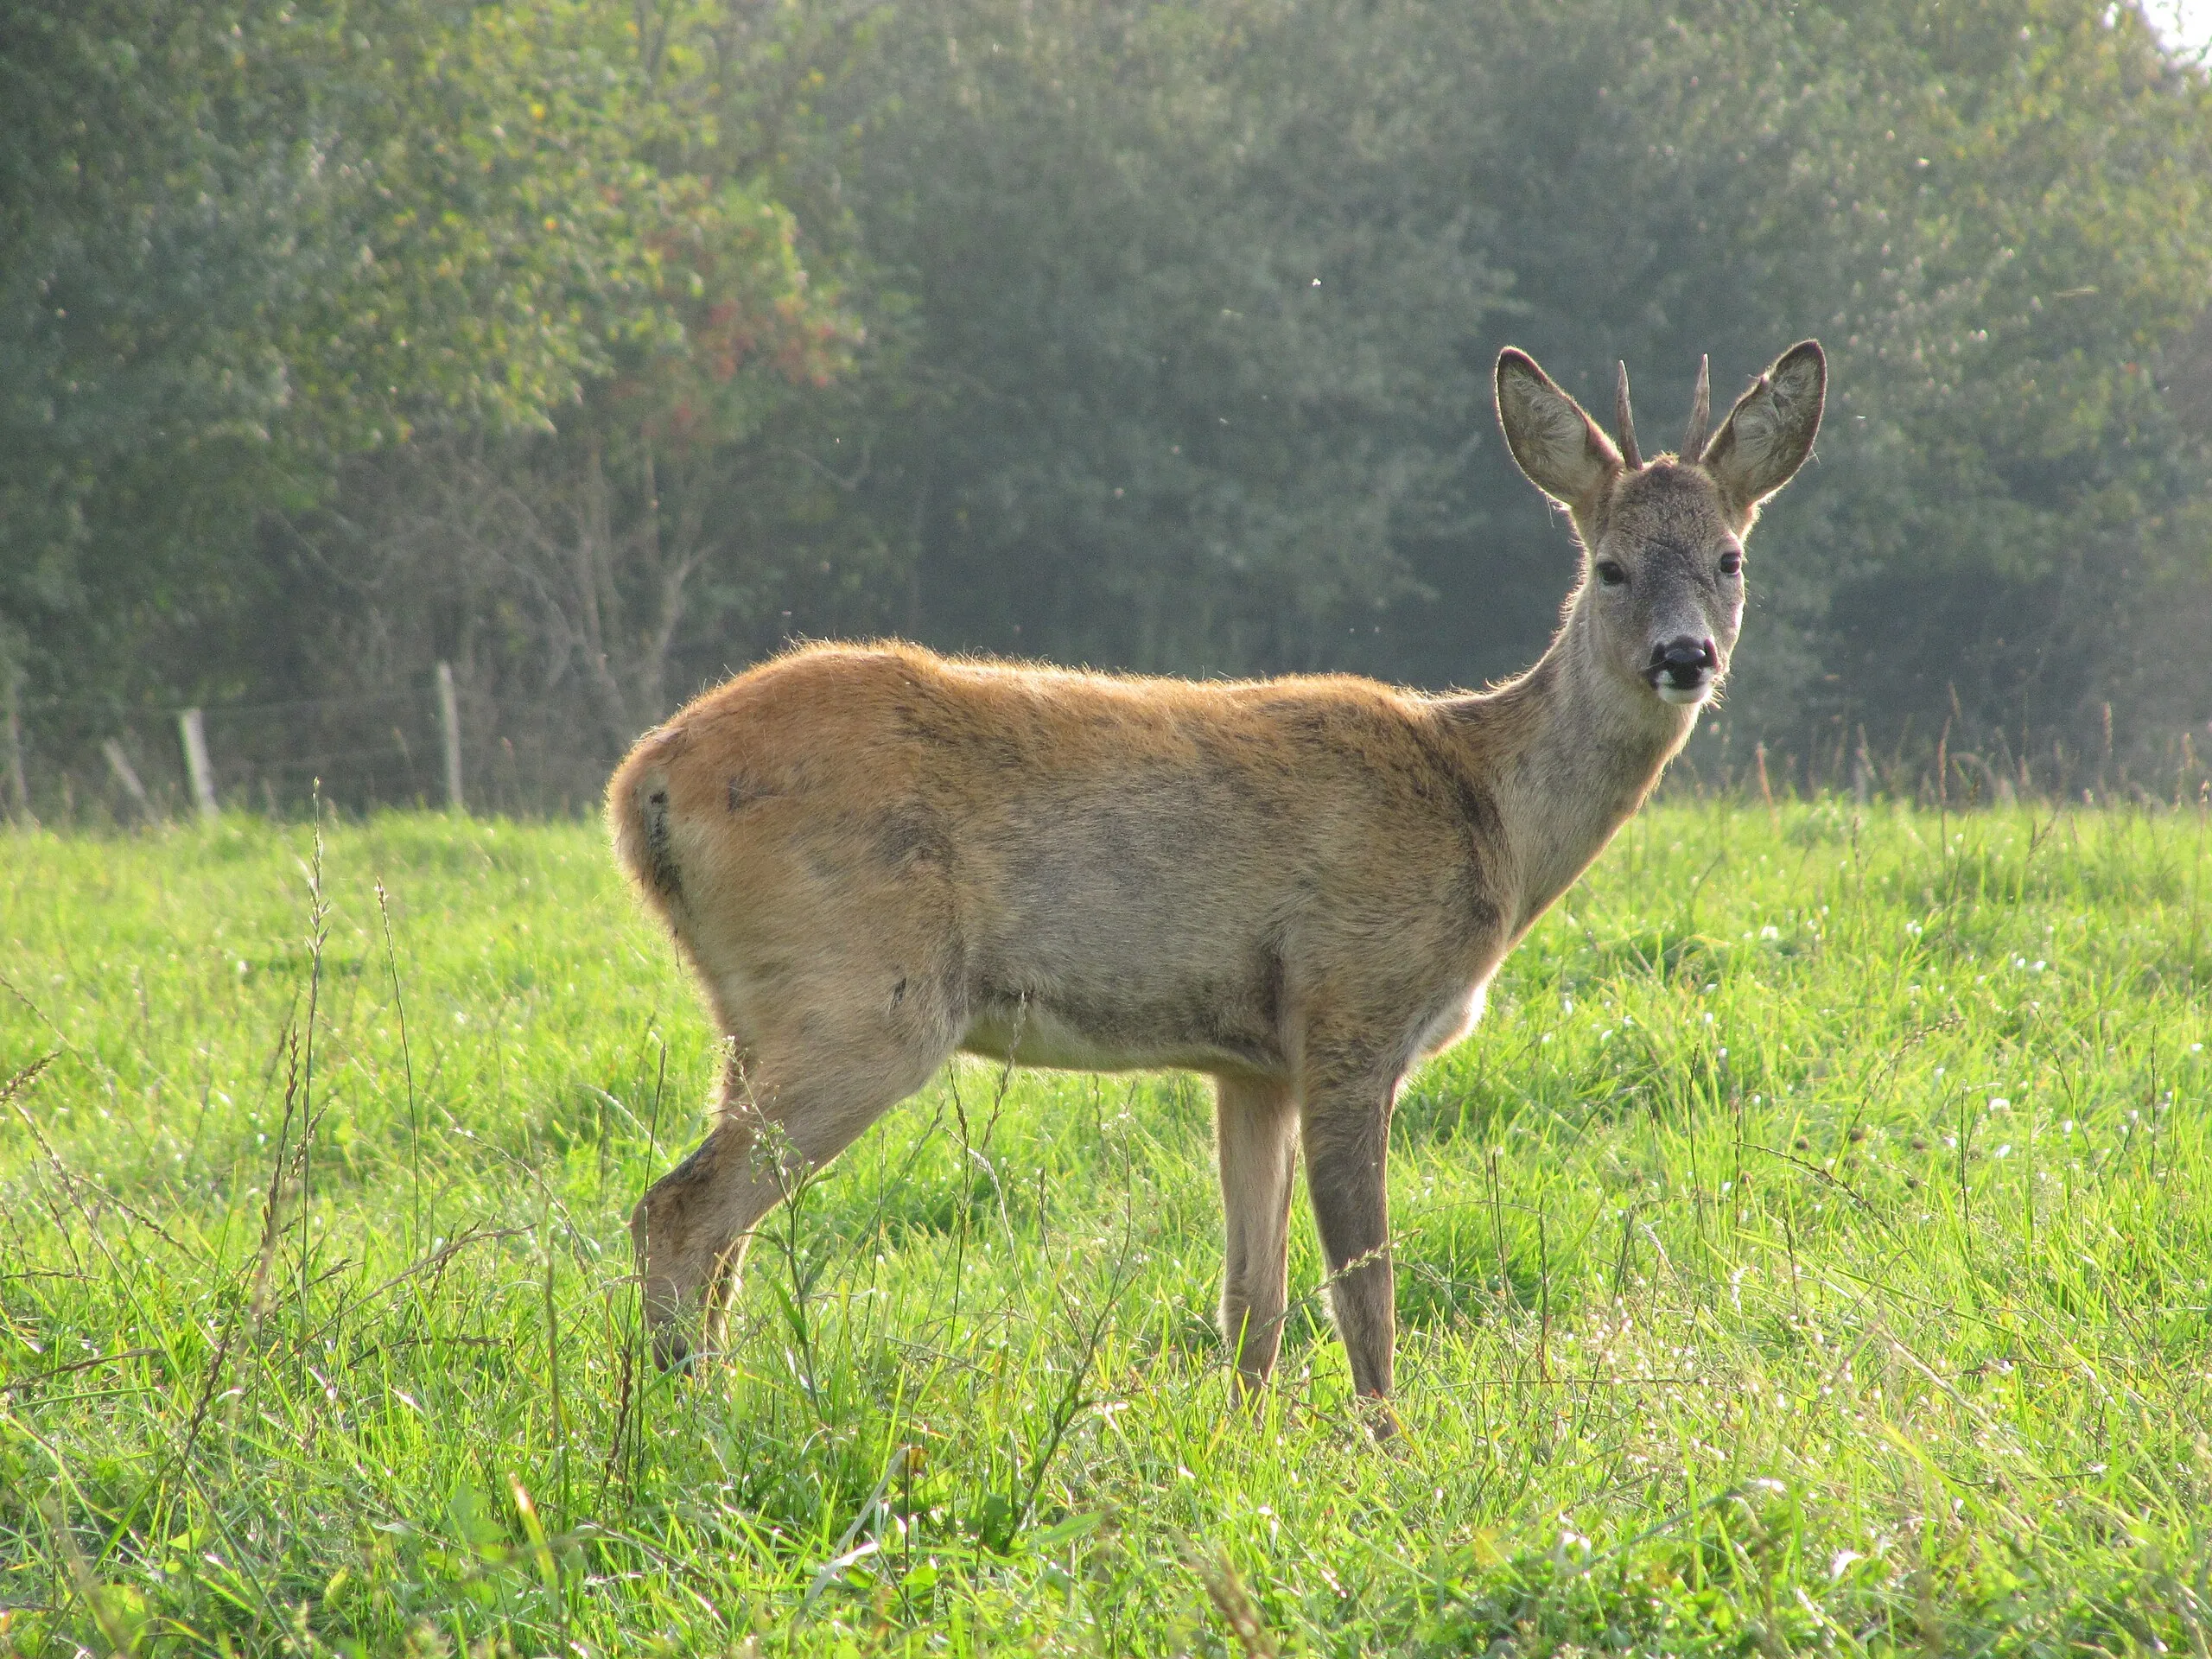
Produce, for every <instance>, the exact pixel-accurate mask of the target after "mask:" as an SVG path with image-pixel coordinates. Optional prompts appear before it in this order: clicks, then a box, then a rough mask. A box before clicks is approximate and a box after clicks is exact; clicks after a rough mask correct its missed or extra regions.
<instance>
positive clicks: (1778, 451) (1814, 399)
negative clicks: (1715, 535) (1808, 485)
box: [1697, 340, 1828, 517]
mask: <svg viewBox="0 0 2212 1659" xmlns="http://www.w3.org/2000/svg"><path fill="white" fill-rule="evenodd" d="M1827 390H1828V365H1827V358H1826V357H1825V356H1824V355H1822V353H1821V343H1820V341H1818V340H1803V341H1801V342H1800V343H1799V344H1797V345H1795V346H1791V347H1790V348H1789V350H1788V351H1786V352H1784V353H1783V354H1782V355H1781V356H1780V357H1777V359H1774V362H1773V364H1772V365H1770V367H1769V368H1768V370H1767V372H1765V373H1764V374H1763V375H1761V376H1760V377H1759V378H1758V384H1757V385H1754V386H1753V387H1752V388H1751V390H1750V391H1747V392H1745V394H1744V395H1743V396H1742V397H1738V399H1737V400H1736V407H1735V408H1733V409H1732V410H1729V411H1728V418H1727V419H1726V421H1724V422H1722V423H1721V424H1720V429H1719V431H1718V432H1716V433H1714V434H1713V442H1710V443H1708V444H1707V445H1706V446H1705V453H1704V454H1701V455H1700V456H1699V457H1698V458H1697V459H1698V463H1699V465H1700V466H1702V467H1704V468H1705V469H1706V471H1707V472H1708V473H1710V474H1713V481H1714V482H1715V483H1716V484H1718V485H1719V486H1720V493H1721V494H1722V495H1723V496H1724V497H1726V499H1727V502H1728V505H1729V506H1730V508H1731V509H1732V511H1733V512H1735V513H1736V514H1737V515H1738V516H1739V517H1741V516H1744V515H1747V514H1749V513H1751V512H1754V511H1755V510H1756V509H1757V508H1758V504H1759V503H1760V502H1762V501H1764V500H1765V499H1767V497H1769V496H1770V495H1772V494H1773V493H1775V492H1776V491H1777V490H1778V489H1780V488H1781V487H1782V486H1783V485H1785V484H1787V483H1788V482H1789V480H1790V478H1791V476H1792V475H1793V474H1796V471H1797V469H1798V468H1799V467H1802V466H1803V465H1804V464H1805V457H1806V456H1808V455H1809V454H1812V453H1813V439H1814V437H1815V435H1817V434H1818V433H1819V431H1820V429H1821V406H1822V404H1825V403H1826V402H1827Z"/></svg>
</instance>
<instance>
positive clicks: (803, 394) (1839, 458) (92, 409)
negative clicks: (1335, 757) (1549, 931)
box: [0, 0, 2212, 798]
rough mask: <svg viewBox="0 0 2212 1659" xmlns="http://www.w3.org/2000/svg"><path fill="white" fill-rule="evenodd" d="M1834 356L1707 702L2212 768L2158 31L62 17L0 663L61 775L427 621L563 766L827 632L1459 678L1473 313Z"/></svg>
mask: <svg viewBox="0 0 2212 1659" xmlns="http://www.w3.org/2000/svg"><path fill="white" fill-rule="evenodd" d="M1807 334H1817V335H1819V336H1820V337H1821V339H1822V340H1823V341H1824V342H1825V343H1826V344H1827V346H1828V348H1829V350H1830V353H1831V355H1832V359H1833V361H1834V391H1833V394H1832V399H1831V406H1830V415H1829V420H1828V424H1827V428H1826V429H1825V430H1824V432H1823V435H1822V438H1821V445H1820V448H1819V452H1818V456H1817V459H1816V461H1815V464H1814V465H1813V466H1812V467H1808V469H1807V471H1806V472H1805V474H1803V475H1802V477H1801V479H1800V480H1799V482H1798V484H1797V486H1796V488H1795V489H1793V491H1792V493H1791V495H1790V498H1789V502H1788V504H1787V505H1786V507H1785V508H1783V509H1782V510H1780V511H1781V512H1782V514H1783V522H1782V523H1781V524H1777V526H1776V527H1775V528H1774V529H1772V530H1770V531H1769V533H1768V535H1767V536H1766V537H1763V538H1762V541H1761V545H1760V547H1759V548H1758V550H1757V556H1756V557H1755V559H1754V562H1753V583H1752V586H1753V591H1754V594H1755V595H1756V599H1755V604H1754V611H1753V614H1752V616H1751V618H1750V619H1749V620H1748V621H1747V624H1746V629H1745V645H1744V648H1743V651H1742V653H1741V655H1740V657H1739V659H1738V673H1737V680H1736V684H1735V686H1734V688H1733V690H1732V695H1731V699H1730V702H1729V704H1728V706H1727V708H1726V709H1725V710H1724V711H1723V712H1722V714H1721V715H1720V716H1719V718H1718V719H1716V720H1714V721H1710V722H1709V724H1710V725H1711V727H1712V728H1713V730H1712V733H1711V734H1710V736H1709V737H1708V738H1707V739H1706V740H1703V741H1707V742H1708V743H1723V744H1731V743H1732V744H1734V745H1735V750H1734V752H1735V753H1737V754H1738V755H1739V756H1740V755H1742V754H1745V753H1749V752H1750V748H1751V744H1752V743H1754V742H1761V741H1763V742H1764V743H1765V744H1766V745H1767V746H1768V747H1770V750H1772V751H1773V752H1774V753H1775V754H1776V755H1777V763H1778V762H1779V757H1781V756H1782V755H1783V754H1784V753H1787V754H1789V755H1790V756H1792V757H1793V759H1792V761H1791V764H1792V765H1793V766H1796V767H1798V768H1800V770H1801V772H1802V776H1803V777H1805V778H1807V779H1811V778H1812V777H1813V776H1814V775H1815V772H1816V769H1817V767H1818V766H1819V765H1821V764H1822V761H1821V757H1822V756H1827V757H1829V762H1830V763H1833V762H1834V760H1837V759H1839V758H1840V757H1841V756H1842V755H1843V753H1845V750H1846V748H1847V747H1853V746H1856V747H1857V748H1858V752H1859V753H1864V752H1865V746H1866V745H1867V744H1872V746H1873V747H1874V748H1875V749H1876V750H1878V751H1879V752H1881V753H1893V754H1898V755H1903V754H1905V753H1922V752H1923V751H1924V752H1926V753H1931V754H1932V753H1936V750H1937V748H1938V746H1939V745H1941V744H1950V743H1955V744H1957V745H1958V746H1960V747H1966V746H1967V744H1969V743H1971V744H1972V745H1974V747H1975V752H1976V753H1977V755H1978V756H1979V755H1986V756H1994V755H1996V754H1998V753H1999V752H2000V750H2001V752H2002V753H2003V754H2004V755H2005V758H2006V760H2005V764H2006V765H2008V766H2012V765H2017V764H2018V763H2020V762H2023V761H2024V760H2026V758H2027V755H2028V752H2029V751H2031V750H2035V749H2039V748H2040V747H2043V746H2049V745H2054V744H2055V745H2056V746H2058V747H2057V752H2058V753H2061V754H2062V755H2063V753H2064V752H2065V751H2066V749H2067V747H2068V746H2071V748H2072V749H2073V751H2074V752H2075V753H2088V752H2091V751H2096V752H2098V753H2101V755H2103V756H2104V757H2106V758H2107V759H2110V758H2111V757H2113V755H2114V754H2116V753H2117V754H2119V755H2120V756H2121V757H2122V758H2125V756H2126V753H2130V752H2133V753H2138V754H2139V756H2140V757H2143V758H2141V759H2139V766H2147V765H2148V764H2149V759H2148V757H2150V756H2152V755H2153V754H2154V753H2156V754H2164V755H2166V756H2167V757H2168V759H2171V750H2172V748H2173V746H2174V745H2175V744H2176V743H2177V741H2180V739H2181V738H2182V737H2183V735H2184V734H2190V732H2191V731H2192V729H2193V731H2194V733H2195V737H2194V740H2193V741H2195V742H2196V744H2197V745H2198V746H2199V747H2202V746H2203V744H2204V740H2205V738H2206V736H2207V735H2212V734H2206V733H2205V731H2204V727H2203V722H2204V721H2206V719H2207V717H2208V716H2212V667H2208V665H2207V660H2206V658H2207V653H2206V652H2204V651H2203V650H2202V640H2203V639H2207V638H2212V88H2209V87H2208V81H2207V77H2206V74H2205V73H2204V70H2203V68H2202V66H2201V64H2198V63H2196V62H2194V61H2192V60H2189V59H2187V58H2186V57H2185V56H2183V55H2181V54H2177V53H2176V52H2174V51H2172V50H2171V49H2170V48H2167V47H2166V46H2164V44H2162V42H2161V41H2160V40H2159V38H2158V36H2157V35H2155V34H2154V33H2153V32H2152V29H2150V28H2149V27H2148V26H2147V24H2146V23H2145V21H2144V19H2143V18H2142V16H2140V14H2139V12H2137V11H2136V10H2133V9H2132V8H2131V7H2128V6H2126V5H2122V6H2118V7H2113V6H2108V5H2104V4H2101V3H2090V0H2010V3H1996V0H1984V3H1972V0H1942V3H1937V0H1872V3H1852V4H1844V3H1840V0H1838V3H1820V0H1802V3H1795V4H1784V3H1780V0H1774V3H1758V4H1751V5H1744V4H1723V3H1717V0H1714V3H1700V0H1685V3H1675V4H1671V5H1670V4H1663V3H1658V0H1478V3H1469V0H1451V3H1446V0H1173V3H1139V0H912V3H907V4H901V5H883V4H874V3H861V0H533V3H522V0H512V3H509V0H486V3H463V0H221V3H217V4H201V3H188V0H69V3H62V0H19V3H16V4H15V5H13V6H11V7H10V8H8V9H7V10H6V12H5V14H4V15H3V16H0V682H4V686H0V689H6V690H10V693H11V695H12V698H13V702H12V705H11V706H12V707H13V708H14V709H16V710H17V711H18V719H19V727H20V729H21V730H22V732H23V733H24V734H26V736H25V738H24V740H23V741H25V742H26V743H27V744H28V745H29V748H30V750H31V752H32V753H34V755H35V756H41V757H45V758H46V759H47V760H48V761H49V762H50V763H51V764H50V766H49V767H48V775H51V774H52V772H53V771H54V769H55V768H59V767H60V766H62V765H63V764H64V763H65V762H66V761H67V760H68V759H69V758H70V757H73V756H75V755H78V754H80V753H86V752H96V751H97V747H98V745H99V741H100V739H101V738H102V737H103V736H105V735H108V734H111V733H112V732H113V731H114V730H115V729H117V728H118V723H119V722H122V721H126V720H127V719H129V718H130V717H131V716H132V715H133V714H134V711H143V710H146V709H174V708H175V707H178V706H181V705H183V704H188V703H207V704H210V705H221V704H224V703H226V702H232V703H237V702H256V703H259V704H274V703H281V702H285V701H286V700H296V701H298V702H301V703H302V704H305V703H308V702H313V703H315V705H316V706H317V707H319V708H321V709H326V710H329V709H335V710H337V713H336V714H334V715H325V716H323V718H325V719H326V720H331V721H336V723H337V724H338V725H339V726H341V727H342V726H344V725H345V723H346V721H347V720H349V719H354V716H353V715H352V714H351V713H349V712H348V711H350V710H356V709H358V710H359V715H358V719H357V720H355V723H356V724H357V725H359V726H360V728H361V731H360V734H359V741H360V743H361V744H362V745H363V746H364V751H365V750H366V748H368V747H373V745H374V743H375V742H377V741H380V740H379V739H378V734H377V732H376V731H375V729H373V728H376V727H378V725H379V723H383V724H389V723H390V722H389V721H387V720H386V718H385V715H384V714H383V713H379V712H377V711H378V709H382V708H383V707H384V705H383V704H382V703H380V702H378V699H380V698H381V699H385V700H387V701H388V700H389V699H390V698H391V697H392V696H395V695H397V693H398V692H400V691H402V690H405V689H406V688H409V687H420V686H422V685H423V684H425V683H427V682H428V679H429V675H430V673H431V671H432V670H433V667H434V665H435V664H437V663H439V662H441V661H444V662H450V663H452V664H454V671H455V674H456V677H457V679H458V681H459V683H461V685H462V686H463V688H464V689H465V690H466V693H467V696H469V697H472V698H474V699H476V700H477V702H478V704H479V705H480V706H482V707H485V708H495V709H498V710H499V711H500V716H499V717H500V720H501V722H502V729H511V730H512V732H513V733H514V734H515V737H516V741H525V742H526V745H528V746H530V751H531V753H534V754H537V755H539V756H541V757H546V759H545V761H544V764H545V765H547V766H551V767H554V768H555V769H556V770H559V769H562V768H565V771H563V772H562V774H561V784H562V787H563V788H565V789H569V790H570V791H572V792H573V793H574V794H575V795H576V796H577V797H578V798H581V797H582V796H584V795H587V794H588V792H589V788H590V785H591V782H592V780H593V779H594V778H596V777H597V776H601V775H603V773H604V770H605V767H606V766H607V764H608V762H609V761H610V760H611V759H612V758H613V757H614V756H615V755H617V754H619V753H620V751H621V749H622V748H623V747H625V746H626V743H627V742H628V741H630V739H631V738H632V737H633V736H634V735H635V734H636V733H637V732H638V731H639V730H640V729H642V728H644V727H645V726H646V725H648V724H650V723H652V721H654V720H656V719H658V717H660V716H661V715H664V714H665V713H667V712H668V711H669V709H671V708H672V707H673V706H674V705H675V704H676V703H677V702H680V701H681V700H682V699H683V697H684V696H688V695H689V694H690V693H691V692H692V691H694V690H696V689H698V688H699V687H700V686H701V685H702V684H703V683H708V682H710V681H711V680H713V679H714V678H715V677H719V676H720V675H721V674H722V673H724V672H726V671H728V670H730V669H734V668H736V667H740V666H742V665H743V664H746V663H747V662H750V661H753V660H756V659H757V658H759V657H760V656H761V655H763V654H765V653H766V652H771V651H772V650H774V649H776V648H777V647H778V645H779V644H780V643H781V642H782V641H784V640H785V639H791V638H796V637H807V636H821V635H827V634H855V633H879V632H880V633H898V634H902V635H906V636H908V637H912V638H916V639H922V640H924V641H926V642H929V643H931V644H935V645H943V646H946V647H951V648H958V649H966V650H976V651H984V652H999V653H1012V654H1022V655H1036V656H1042V657H1048V658H1057V659H1060V660H1066V661H1081V662H1088V663H1092V664H1111V665H1116V666H1124V667H1128V668H1132V669H1136V670H1141V671H1168V672H1177V673H1204V674H1249V673H1259V672H1272V671H1296V670H1308V669H1332V668H1343V669H1351V670H1356V671H1363V672H1370V673H1376V674H1380V675H1383V676H1385V677H1391V678H1394V679H1400V680H1405V681H1408V682H1413V683H1422V684H1429V685H1445V684H1451V683H1462V684H1464V683H1478V682H1480V681H1481V680H1483V679H1484V678H1486V677H1491V676H1494V675H1497V674H1499V673H1502V672H1505V671H1510V670H1511V669H1512V668H1514V667H1516V666H1517V665H1518V664H1521V663H1523V662H1525V661H1527V660H1529V659H1530V658H1533V657H1534V655H1535V653H1536V652H1537V651H1538V650H1539V649H1540V648H1541V644H1542V641H1543V639H1544V638H1545V637H1546V635H1547V632H1548V628H1549V626H1550V625H1551V623H1552V621H1553V620H1554V615H1555V613H1556V609H1557V606H1558V603H1559V600H1560V594H1562V593H1563V592H1564V591H1565V588H1566V587H1567V582H1568V581H1569V580H1570V579H1571V575H1572V562H1571V558H1570V555H1569V550H1568V546H1567V540H1566V537H1565V535H1564V532H1563V531H1562V530H1561V529H1560V527H1559V526H1558V525H1557V524H1554V523H1553V522H1552V521H1551V519H1550V518H1549V515H1548V513H1547V512H1546V511H1545V510H1544V508H1543V506H1542V505H1541V503H1540V502H1538V501H1537V500H1535V498H1534V497H1533V495H1532V494H1531V493H1530V492H1529V490H1528V488H1527V486H1526V485H1525V483H1523V482H1522V481H1521V480H1519V479H1518V477H1517V475H1516V474H1515V473H1514V472H1513V469H1512V467H1511V466H1510V461H1509V460H1508V459H1507V457H1506V456H1505V455H1504V454H1503V447H1502V445H1501V443H1500V442H1499V441H1498V439H1497V435H1496V431H1495V424H1494V422H1493V420H1492V417H1491V414H1490V410H1489V406H1488V405H1489V368H1490V364H1491V360H1492V359H1494V357H1495V355H1496V353H1497V348H1498V347H1499V346H1501V345H1503V344H1505V343H1509V342H1510V343H1514V344H1518V345H1520V346H1524V347H1526V348H1528V349H1529V350H1530V351H1532V352H1533V353H1535V355H1536V356H1537V357H1538V358H1539V359H1541V361H1542V362H1543V363H1544V364H1545V365H1546V366H1547V367H1548V368H1549V369H1550V370H1551V371H1552V372H1553V373H1554V375H1555V376H1556V377H1558V378H1560V380H1561V381H1562V383H1563V384H1566V385H1568V386H1569V387H1570V389H1572V390H1574V391H1577V392H1578V393H1579V394H1580V395H1582V396H1583V397H1585V401H1586V402H1587V403H1589V404H1591V405H1592V407H1593V408H1597V407H1600V406H1603V405H1605V404H1606V403H1607V402H1608V394H1609V392H1610V385H1611V375H1612V372H1613V365H1614V363H1615V361H1616V359H1625V360H1626V361H1627V362H1628V363H1629V365H1630V372H1631V373H1632V375H1633V376H1634V378H1635V385H1636V389H1637V408H1638V411H1639V416H1640V419H1641V421H1642V423H1643V435H1644V438H1645V446H1646V448H1647V449H1648V448H1656V447H1657V444H1658V443H1659V442H1663V441H1665V435H1666V434H1667V432H1668V431H1669V429H1671V428H1672V426H1673V425H1674V423H1676V422H1678V421H1679V420H1680V419H1681V416H1682V415H1683V413H1685V412H1686V410H1687V404H1688V392H1689V388H1690V385H1691V382H1692V380H1693V378H1694V374H1695V371H1696V367H1697V363H1698V359H1699V357H1700V354H1702V353H1710V354H1711V358H1712V361H1713V372H1714V385H1715V392H1716V397H1721V398H1723V399H1725V398H1726V397H1727V396H1729V395H1731V394H1732V391H1734V390H1735V388H1736V387H1737V386H1738V385H1741V384H1742V380H1743V377H1745V375H1747V374H1749V373H1751V372H1756V370H1757V369H1758V366H1759V365H1762V364H1763V363H1764V361H1766V359H1768V358H1770V356H1771V355H1772V354H1773V353H1774V352H1775V351H1776V350H1777V349H1779V348H1780V347H1781V346H1783V345H1786V344H1788V343H1789V341H1791V340H1796V339H1798V338H1801V337H1802V336H1804V335H1807ZM401 741H402V743H403V745H404V741H405V739H404V736H402V738H401ZM37 775H38V771H37V768H34V783H36V781H37ZM549 775H550V774H549ZM361 776H362V779H363V781H361V782H360V783H359V785H358V789H359V791H360V792H362V793H363V794H364V795H374V794H378V793H384V794H386V795H390V794H392V793H395V792H397V789H396V787H395V786H394V785H392V784H391V777H390V776H389V775H388V774H381V773H377V772H374V770H373V769H370V770H368V771H365V772H363V773H362V774H361ZM344 787H345V785H340V789H341V792H342V790H343V788H344Z"/></svg>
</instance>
